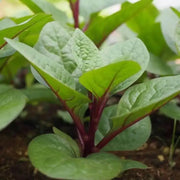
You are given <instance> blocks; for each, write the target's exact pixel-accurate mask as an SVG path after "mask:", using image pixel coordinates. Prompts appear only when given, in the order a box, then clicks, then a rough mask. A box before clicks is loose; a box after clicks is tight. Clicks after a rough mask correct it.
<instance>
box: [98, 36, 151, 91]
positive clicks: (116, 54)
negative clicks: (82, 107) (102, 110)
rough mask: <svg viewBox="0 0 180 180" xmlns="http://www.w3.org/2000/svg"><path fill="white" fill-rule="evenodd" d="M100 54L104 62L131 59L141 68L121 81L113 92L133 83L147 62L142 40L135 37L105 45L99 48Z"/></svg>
mask: <svg viewBox="0 0 180 180" xmlns="http://www.w3.org/2000/svg"><path fill="white" fill-rule="evenodd" d="M101 56H102V58H103V59H104V61H105V62H109V63H114V62H117V60H122V61H124V60H133V61H135V62H137V63H138V64H139V65H140V66H141V70H140V71H139V72H138V73H137V74H135V75H134V76H132V77H130V78H128V79H127V80H126V81H124V82H123V83H121V84H120V85H119V86H118V87H117V88H116V89H115V91H114V92H118V91H122V90H124V89H125V88H127V87H129V86H130V85H131V84H132V83H134V82H135V81H136V80H137V79H138V78H139V77H140V76H141V75H142V74H143V73H144V71H145V70H146V68H147V66H148V63H149V53H148V51H147V49H146V47H145V45H144V44H143V42H142V41H141V40H140V39H137V38H132V39H130V40H127V41H125V42H119V43H116V44H114V45H111V46H108V47H105V48H103V49H102V50H101Z"/></svg>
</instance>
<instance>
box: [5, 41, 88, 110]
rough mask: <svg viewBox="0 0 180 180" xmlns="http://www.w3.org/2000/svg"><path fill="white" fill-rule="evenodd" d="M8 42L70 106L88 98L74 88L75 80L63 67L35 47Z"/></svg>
mask: <svg viewBox="0 0 180 180" xmlns="http://www.w3.org/2000/svg"><path fill="white" fill-rule="evenodd" d="M7 41H8V43H9V44H10V45H11V46H12V47H13V48H15V49H16V50H17V51H18V52H20V53H21V54H22V55H23V56H24V57H25V58H27V60H28V61H29V62H30V63H31V65H32V66H33V67H34V68H35V69H36V70H37V71H38V73H39V74H40V75H41V76H42V78H43V79H44V80H46V83H47V84H48V86H49V87H51V88H52V90H53V91H54V92H55V93H56V95H58V96H60V97H61V98H62V100H64V101H66V103H67V105H68V106H69V107H70V108H75V107H79V106H81V105H82V104H83V103H87V102H89V99H88V98H87V97H86V96H85V95H83V94H81V93H79V92H77V91H76V90H75V81H74V79H73V78H72V76H71V75H70V74H69V73H68V72H67V71H66V70H65V69H64V67H63V66H62V65H61V64H60V63H58V62H56V61H50V60H49V58H47V57H46V56H44V55H43V54H41V53H39V52H38V51H36V50H35V49H33V48H31V47H29V46H27V45H25V44H23V43H20V42H16V41H14V40H10V39H7Z"/></svg>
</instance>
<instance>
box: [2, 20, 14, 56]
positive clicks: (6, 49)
mask: <svg viewBox="0 0 180 180" xmlns="http://www.w3.org/2000/svg"><path fill="white" fill-rule="evenodd" d="M13 26H16V24H15V23H14V21H12V20H11V19H2V20H1V21H0V31H1V30H3V29H6V28H10V27H13ZM14 52H15V50H14V49H13V48H12V47H10V46H9V45H7V46H5V47H4V48H2V49H0V58H4V57H7V56H10V55H12V54H14Z"/></svg>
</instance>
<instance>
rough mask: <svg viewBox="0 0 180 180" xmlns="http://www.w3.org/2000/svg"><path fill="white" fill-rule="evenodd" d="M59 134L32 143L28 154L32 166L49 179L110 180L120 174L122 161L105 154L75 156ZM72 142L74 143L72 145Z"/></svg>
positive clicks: (36, 139) (41, 137)
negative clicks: (83, 156) (84, 156)
mask: <svg viewBox="0 0 180 180" xmlns="http://www.w3.org/2000/svg"><path fill="white" fill-rule="evenodd" d="M65 141H66V140H64V139H63V138H62V137H60V136H59V135H53V134H46V135H41V136H39V137H36V138H35V139H34V140H32V141H31V143H30V145H29V148H28V154H29V157H30V160H31V162H32V164H33V165H34V166H35V167H36V168H37V169H38V170H39V171H40V172H42V173H44V174H45V175H47V176H49V177H51V178H58V179H60V178H62V179H74V180H75V179H77V180H80V179H83V180H84V179H86V180H92V179H93V180H109V179H112V178H114V177H116V176H117V175H118V174H119V173H120V172H121V169H122V167H121V160H120V159H119V158H118V157H116V156H115V155H112V154H108V153H94V154H91V155H89V156H88V157H86V158H82V157H75V156H74V153H72V149H70V147H69V146H68V145H67V144H66V143H67V142H68V141H66V143H65ZM74 143H75V142H74Z"/></svg>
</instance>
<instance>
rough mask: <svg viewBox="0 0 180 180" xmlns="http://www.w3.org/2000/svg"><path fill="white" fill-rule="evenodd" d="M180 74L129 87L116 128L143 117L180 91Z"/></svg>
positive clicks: (114, 119) (119, 107)
mask: <svg viewBox="0 0 180 180" xmlns="http://www.w3.org/2000/svg"><path fill="white" fill-rule="evenodd" d="M179 82H180V75H178V76H169V77H163V78H156V79H153V80H151V81H147V82H145V83H141V84H137V85H135V86H132V87H131V88H129V89H128V90H127V91H126V92H125V94H124V95H123V97H122V98H121V100H120V102H119V104H118V109H117V115H116V117H114V118H113V126H114V128H120V127H122V126H124V125H127V124H129V123H132V122H133V121H135V120H138V119H141V118H143V117H144V116H147V115H148V114H150V113H152V112H153V111H155V110H157V109H158V108H160V107H161V106H163V105H164V104H166V103H167V102H168V101H169V100H171V99H172V98H174V97H175V96H177V95H178V94H179V93H180V83H179Z"/></svg>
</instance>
